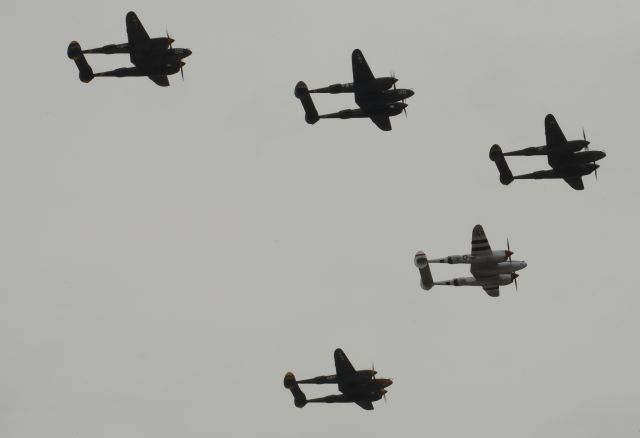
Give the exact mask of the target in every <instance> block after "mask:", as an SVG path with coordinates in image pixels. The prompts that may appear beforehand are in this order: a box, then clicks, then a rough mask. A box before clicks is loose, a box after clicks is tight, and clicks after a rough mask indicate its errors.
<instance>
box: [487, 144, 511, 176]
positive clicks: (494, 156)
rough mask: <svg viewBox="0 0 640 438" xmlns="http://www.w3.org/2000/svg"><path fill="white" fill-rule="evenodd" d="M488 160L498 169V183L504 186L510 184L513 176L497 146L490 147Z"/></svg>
mask: <svg viewBox="0 0 640 438" xmlns="http://www.w3.org/2000/svg"><path fill="white" fill-rule="evenodd" d="M489 158H491V161H493V162H494V163H496V166H497V167H498V171H499V172H500V182H501V183H502V184H504V185H505V186H506V185H508V184H511V182H512V181H513V174H512V173H511V169H509V165H508V164H507V160H505V159H504V154H503V153H502V149H500V146H498V145H497V144H494V145H493V146H491V150H489Z"/></svg>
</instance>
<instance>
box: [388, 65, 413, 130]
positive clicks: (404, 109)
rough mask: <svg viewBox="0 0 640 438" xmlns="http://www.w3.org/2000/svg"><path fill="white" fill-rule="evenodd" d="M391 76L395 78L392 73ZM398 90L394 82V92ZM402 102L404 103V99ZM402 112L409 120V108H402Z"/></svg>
mask: <svg viewBox="0 0 640 438" xmlns="http://www.w3.org/2000/svg"><path fill="white" fill-rule="evenodd" d="M391 75H392V76H391V77H395V76H393V75H394V73H391ZM396 90H397V88H396V84H395V82H394V83H393V91H396ZM401 102H402V103H404V99H402V100H401ZM402 111H403V112H404V116H405V117H406V118H407V119H408V118H409V115H408V114H407V107H404V108H402Z"/></svg>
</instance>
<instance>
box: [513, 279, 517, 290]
mask: <svg viewBox="0 0 640 438" xmlns="http://www.w3.org/2000/svg"><path fill="white" fill-rule="evenodd" d="M513 283H514V284H515V285H516V290H518V279H517V278H514V279H513Z"/></svg>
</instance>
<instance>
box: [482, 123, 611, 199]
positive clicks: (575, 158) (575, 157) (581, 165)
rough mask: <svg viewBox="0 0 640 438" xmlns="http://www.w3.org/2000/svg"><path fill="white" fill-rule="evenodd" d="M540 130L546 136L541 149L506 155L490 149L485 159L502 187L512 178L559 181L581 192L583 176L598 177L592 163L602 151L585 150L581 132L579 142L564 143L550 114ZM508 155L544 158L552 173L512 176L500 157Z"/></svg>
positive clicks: (560, 131)
mask: <svg viewBox="0 0 640 438" xmlns="http://www.w3.org/2000/svg"><path fill="white" fill-rule="evenodd" d="M544 130H545V135H546V137H547V144H546V145H544V146H534V147H529V148H525V149H521V150H519V151H513V152H507V153H503V152H502V149H500V146H498V145H497V144H494V145H493V146H492V147H491V150H490V151H489V158H491V160H492V161H494V162H495V163H496V166H498V171H499V172H500V182H501V183H502V184H504V185H507V184H510V183H511V182H512V181H513V180H514V179H549V178H562V179H564V180H565V181H566V182H567V184H569V185H570V186H571V187H573V188H574V189H576V190H584V184H583V182H582V177H583V176H585V175H589V174H590V173H591V172H595V176H596V179H597V178H598V170H597V169H598V167H600V165H598V164H596V161H598V160H602V159H603V158H604V157H605V156H606V155H607V154H605V153H604V152H602V151H590V150H589V142H588V141H587V136H586V135H585V133H584V129H583V130H582V137H583V139H582V140H571V141H567V139H566V137H565V136H564V134H563V133H562V130H561V129H560V126H558V122H556V119H555V117H553V114H548V115H547V117H545V119H544ZM582 149H584V151H582ZM580 151H582V152H580ZM512 155H524V156H529V155H546V156H547V160H548V162H549V166H551V168H552V170H539V171H537V172H533V173H527V174H525V175H516V176H513V174H512V173H511V169H509V166H508V165H507V161H506V160H505V158H504V157H506V156H512Z"/></svg>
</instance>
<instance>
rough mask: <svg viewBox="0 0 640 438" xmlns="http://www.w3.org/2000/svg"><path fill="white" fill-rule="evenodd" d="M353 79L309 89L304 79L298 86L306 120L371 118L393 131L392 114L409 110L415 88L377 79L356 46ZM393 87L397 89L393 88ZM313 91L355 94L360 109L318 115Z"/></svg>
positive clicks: (384, 79)
mask: <svg viewBox="0 0 640 438" xmlns="http://www.w3.org/2000/svg"><path fill="white" fill-rule="evenodd" d="M351 67H352V70H353V82H351V83H348V84H333V85H329V86H328V87H324V88H317V89H315V90H309V89H308V88H307V85H306V84H305V83H304V82H302V81H300V82H298V84H297V85H296V88H295V95H296V97H297V98H298V99H300V102H302V107H303V108H304V111H305V120H306V121H307V123H309V124H311V125H313V124H314V123H316V122H317V121H318V120H320V119H354V118H370V119H371V120H372V121H373V123H375V124H376V126H378V128H380V129H382V130H383V131H391V121H390V120H389V117H391V116H397V115H398V114H400V113H401V112H403V111H404V112H405V115H406V113H407V110H406V108H407V104H406V103H404V100H405V99H408V98H410V97H411V96H413V94H414V93H413V90H407V89H402V88H396V85H395V84H396V82H397V81H398V80H397V79H396V78H395V77H382V78H376V77H375V76H373V73H372V72H371V69H370V68H369V65H368V64H367V61H366V60H365V59H364V56H363V55H362V52H361V51H360V50H359V49H356V50H354V51H353V53H352V54H351ZM392 87H393V89H391V88H392ZM309 93H330V94H339V93H353V94H354V97H355V100H356V103H357V104H358V106H359V107H360V108H359V109H346V110H342V111H339V112H337V113H332V114H324V115H318V111H317V110H316V107H315V105H314V104H313V100H311V95H310V94H309Z"/></svg>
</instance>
